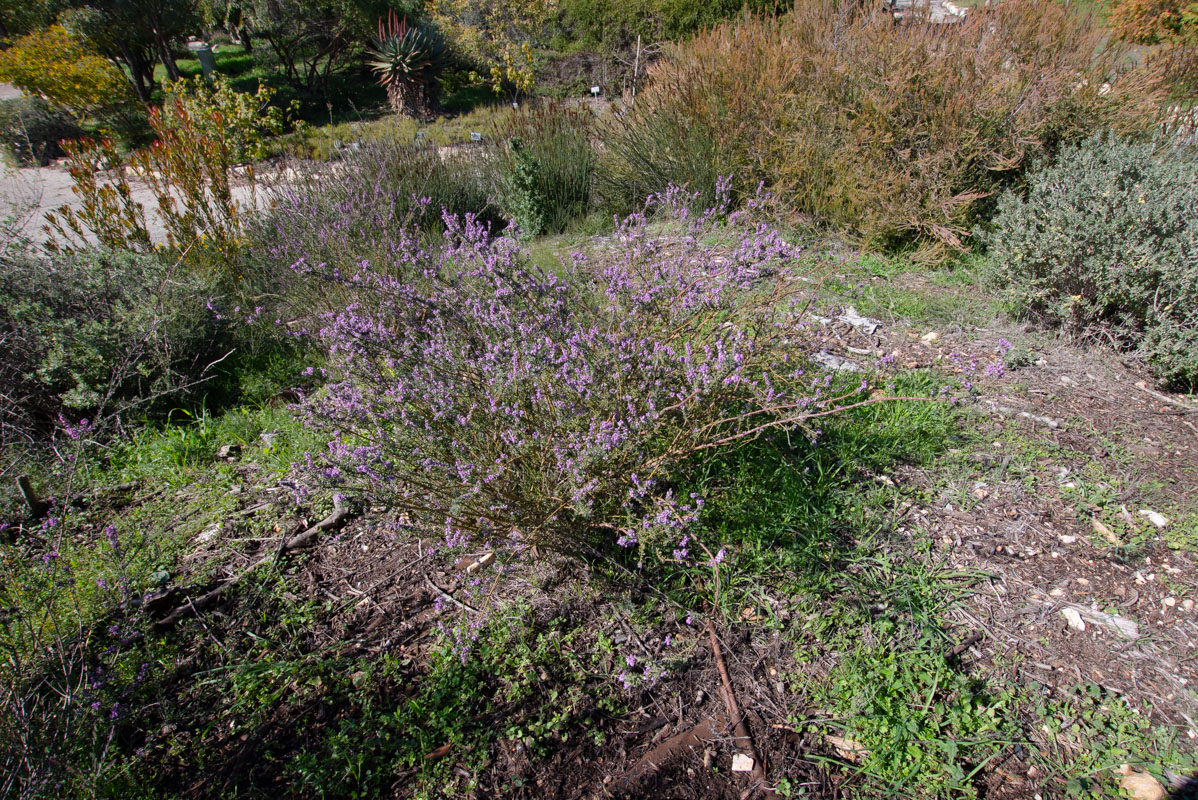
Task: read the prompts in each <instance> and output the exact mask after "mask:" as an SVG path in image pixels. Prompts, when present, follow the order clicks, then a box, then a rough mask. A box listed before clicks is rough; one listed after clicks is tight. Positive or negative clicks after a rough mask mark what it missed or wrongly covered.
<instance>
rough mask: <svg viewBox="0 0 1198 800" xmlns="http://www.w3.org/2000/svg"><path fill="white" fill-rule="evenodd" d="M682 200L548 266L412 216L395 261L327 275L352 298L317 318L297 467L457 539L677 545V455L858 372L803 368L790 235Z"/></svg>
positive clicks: (454, 227)
mask: <svg viewBox="0 0 1198 800" xmlns="http://www.w3.org/2000/svg"><path fill="white" fill-rule="evenodd" d="M725 197H726V193H725ZM691 202H693V198H692V197H690V196H689V195H687V194H686V193H685V192H683V191H681V190H678V189H671V190H669V191H668V192H666V193H664V194H663V195H661V196H657V197H654V198H651V200H650V202H649V205H648V207H647V208H646V210H645V212H642V213H638V214H634V215H632V216H630V217H629V218H627V219H626V220H624V221H623V222H622V223H621V224H620V225H619V226H618V230H617V233H616V236H615V241H614V242H613V243H612V245H611V247H610V248H607V249H604V250H603V251H601V252H599V253H598V254H595V255H584V254H581V253H574V254H571V257H570V258H569V259H567V260H565V262H564V263H563V264H562V265H561V269H560V270H559V271H555V272H549V271H545V270H542V269H540V268H538V267H537V266H536V265H534V264H533V263H532V262H531V261H530V259H529V257H528V254H527V252H526V251H524V250H523V249H522V248H521V247H520V246H519V244H518V241H517V240H516V239H515V238H513V237H511V236H508V235H502V236H492V235H491V232H490V230H489V229H488V227H487V226H485V225H483V224H481V223H479V221H478V220H477V219H475V218H473V217H471V216H468V215H467V216H465V217H461V218H458V217H453V216H451V215H448V214H446V216H445V221H446V226H447V230H446V233H445V237H444V241H443V242H441V243H440V245H439V246H437V247H433V246H431V245H425V244H421V242H420V240H419V237H418V236H417V235H416V234H415V233H409V234H408V237H407V242H406V246H405V247H404V248H400V251H401V252H402V255H401V256H400V258H401V259H402V260H404V261H405V262H406V264H405V268H403V269H400V270H395V269H393V268H392V266H391V265H387V266H386V267H382V268H380V267H378V266H376V265H372V264H369V263H365V262H364V263H362V264H361V265H360V268H359V269H357V270H356V271H354V272H353V273H352V274H349V275H341V276H339V279H338V280H339V283H340V284H341V285H342V286H343V287H346V288H349V289H352V290H353V292H352V302H350V303H349V304H348V305H346V307H345V308H343V309H342V310H340V311H337V312H335V313H330V314H328V315H327V316H326V318H325V320H324V326H323V329H322V330H321V331H320V333H319V337H320V339H321V340H322V342H323V344H324V345H325V346H326V347H327V353H328V358H327V376H328V377H329V383H328V385H327V386H326V387H325V389H324V390H323V391H322V392H319V393H317V394H314V395H313V396H311V397H310V398H308V399H307V401H306V403H305V410H306V413H307V419H308V421H309V423H310V424H311V425H313V426H316V427H317V428H318V429H320V430H321V431H323V432H325V433H326V434H327V435H328V436H329V438H330V441H329V444H328V448H327V451H326V452H324V453H323V454H320V455H309V457H308V459H307V464H306V465H305V470H306V472H307V473H308V475H309V476H311V477H313V478H316V479H320V480H326V481H332V482H333V483H335V484H341V485H342V486H347V487H352V488H355V489H357V490H359V491H365V492H366V493H368V494H369V495H370V496H371V497H372V498H374V499H375V500H376V501H382V502H385V503H387V504H389V505H391V506H392V507H393V508H395V509H396V510H398V511H399V512H401V513H403V514H404V515H406V518H407V519H408V520H409V521H410V522H411V524H413V525H417V526H420V527H422V528H425V529H429V528H432V529H436V530H437V531H439V532H441V533H443V535H444V537H445V540H446V543H447V544H448V545H450V546H457V545H463V544H465V543H466V542H468V541H471V539H472V538H475V537H481V538H483V539H488V540H490V539H510V540H514V541H516V542H522V543H542V544H550V545H553V546H559V547H564V548H567V549H569V548H571V547H574V546H577V545H579V544H580V543H584V542H585V543H586V544H588V545H591V546H593V545H595V544H602V543H603V540H606V541H607V542H618V543H619V544H621V545H624V546H630V545H633V544H640V545H642V546H645V547H654V546H659V545H660V546H663V547H664V546H666V545H667V543H668V545H669V546H671V547H672V546H674V545H677V543H678V542H679V541H680V540H681V538H682V536H683V535H684V532H683V530H682V529H683V528H685V526H686V525H687V523H688V522H690V521H691V520H692V519H693V518H694V516H695V514H696V510H697V507H698V506H699V505H700V504H701V498H692V497H676V496H674V494H673V492H672V491H671V490H670V488H669V481H668V475H669V474H670V470H671V469H672V468H674V467H676V466H677V465H679V464H680V463H681V462H683V461H684V460H685V459H687V458H689V457H692V456H693V455H694V454H695V453H696V452H699V451H703V450H707V449H711V448H717V447H722V446H725V445H730V444H732V443H735V442H738V441H742V440H744V439H746V438H749V437H753V436H756V435H757V434H759V433H761V432H763V431H766V430H769V429H773V428H799V427H802V426H803V423H804V420H807V419H809V418H811V417H813V416H819V415H823V414H828V413H832V412H833V411H834V410H835V409H836V408H837V406H838V404H840V403H843V402H846V400H847V399H848V398H849V397H853V398H854V399H858V400H860V399H863V396H858V392H860V391H862V390H864V388H865V385H864V382H863V383H862V384H861V385H860V386H859V387H855V388H854V389H853V390H852V391H850V393H849V394H848V395H841V396H839V397H836V396H832V392H831V390H830V389H829V387H830V386H831V379H830V377H825V376H823V375H821V374H817V373H814V372H811V371H810V370H809V367H808V362H807V359H806V355H807V352H806V349H805V347H804V334H803V328H804V323H803V319H802V318H803V313H802V312H803V311H804V310H805V308H806V306H807V304H809V303H810V301H811V288H810V287H811V286H813V285H814V284H812V283H806V282H804V281H802V280H800V279H799V277H800V273H801V272H802V271H803V270H804V269H805V263H806V262H805V259H804V258H803V257H802V254H801V252H800V248H799V247H797V246H796V245H794V244H791V243H788V242H787V241H786V240H785V239H784V238H783V237H782V236H781V235H780V234H779V233H778V232H777V231H776V230H772V229H770V228H768V227H766V226H764V225H756V226H752V225H747V224H745V219H744V218H743V216H742V215H744V214H745V213H747V211H751V210H752V208H753V206H754V204H753V203H750V204H749V206H748V209H747V211H742V212H738V213H736V214H733V215H730V216H727V215H726V205H721V206H719V207H717V208H713V209H710V210H708V211H706V212H704V213H701V214H693V213H691V212H689V211H688V210H687V205H688V204H689V203H691ZM649 212H653V216H654V221H655V222H654V226H653V227H652V228H651V227H650V226H649V224H648V221H647V220H648V215H649ZM663 219H669V220H671V221H672V222H671V223H670V224H669V225H668V226H666V232H664V233H663V232H657V231H661V230H662V228H661V225H660V221H661V220H663ZM712 237H717V238H720V239H722V241H721V243H719V244H717V245H713V244H708V243H707V242H708V241H709V240H710V239H711V238H712ZM326 277H327V276H326Z"/></svg>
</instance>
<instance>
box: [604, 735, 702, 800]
mask: <svg viewBox="0 0 1198 800" xmlns="http://www.w3.org/2000/svg"><path fill="white" fill-rule="evenodd" d="M714 738H716V735H715V724H714V723H713V722H712V721H711V720H703V721H702V722H700V723H699V724H698V725H696V726H695V727H693V728H690V729H688V730H685V731H683V732H682V733H676V734H674V735H673V736H671V737H670V738H669V739H666V740H665V741H664V742H662V743H661V744H659V745H658V746H657V747H654V748H653V749H652V750H650V751H649V752H648V753H645V754H644V755H643V756H641V757H640V759H639V760H638V761H637V762H636V763H635V764H633V765H632V768H631V769H629V770H628V771H627V772H625V773H624V774H623V775H622V776H621V777H620V778H619V779H618V780H617V781H616V782H615V783H614V784H613V785H612V788H613V789H614V790H615V791H617V792H628V793H631V792H632V790H633V789H635V788H637V784H639V783H640V782H641V781H643V780H645V779H646V778H648V777H650V776H652V775H654V774H655V773H656V772H657V771H658V770H660V769H661V768H662V767H663V766H665V765H666V764H669V763H671V762H673V761H677V760H678V759H679V758H681V757H682V756H684V755H686V754H687V753H693V752H694V751H696V750H698V749H700V748H702V747H703V746H704V744H705V743H706V742H708V741H710V740H711V739H714Z"/></svg>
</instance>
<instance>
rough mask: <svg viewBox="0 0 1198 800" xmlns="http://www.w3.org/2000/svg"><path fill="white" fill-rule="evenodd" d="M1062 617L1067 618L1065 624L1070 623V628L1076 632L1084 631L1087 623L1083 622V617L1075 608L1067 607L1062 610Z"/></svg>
mask: <svg viewBox="0 0 1198 800" xmlns="http://www.w3.org/2000/svg"><path fill="white" fill-rule="evenodd" d="M1061 616H1062V617H1064V618H1065V622H1067V623H1069V627H1070V628H1073V630H1075V631H1084V630H1085V629H1086V623H1085V622H1083V621H1082V615H1081V614H1079V613H1078V612H1077V609H1076V608H1074V607H1073V606H1066V607H1065V608H1063V609H1061Z"/></svg>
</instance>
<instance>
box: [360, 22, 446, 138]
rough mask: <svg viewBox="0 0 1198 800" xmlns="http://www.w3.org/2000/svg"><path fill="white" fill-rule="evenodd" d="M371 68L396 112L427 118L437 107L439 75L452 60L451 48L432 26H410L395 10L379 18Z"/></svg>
mask: <svg viewBox="0 0 1198 800" xmlns="http://www.w3.org/2000/svg"><path fill="white" fill-rule="evenodd" d="M369 59H370V60H369V64H370V68H371V69H372V70H374V72H375V74H376V75H377V76H378V81H379V83H381V84H382V85H383V86H384V87H385V88H386V90H387V98H388V99H389V100H390V101H391V108H392V109H394V111H395V113H396V114H406V115H408V116H414V117H426V116H428V115H429V114H430V113H431V112H432V110H433V109H434V108H436V106H437V97H438V94H439V89H440V87H439V85H438V83H437V78H438V77H440V75H441V73H442V72H444V71H445V68H446V67H448V66H449V64H450V63H451V58H450V54H449V49H448V48H447V47H446V46H445V43H444V42H443V41H442V40H441V38H440V37H439V36H437V34H436V33H435V32H434V31H433V30H432V29H431V28H427V27H425V28H421V27H417V26H414V25H409V24H408V20H407V18H406V17H405V18H404V19H402V20H400V19H399V18H398V17H397V16H396V14H395V12H394V11H392V12H391V15H390V17H389V18H388V20H387V24H386V25H384V24H383V20H381V19H380V20H379V38H378V41H377V42H375V46H374V49H372V50H371V51H370V53H369Z"/></svg>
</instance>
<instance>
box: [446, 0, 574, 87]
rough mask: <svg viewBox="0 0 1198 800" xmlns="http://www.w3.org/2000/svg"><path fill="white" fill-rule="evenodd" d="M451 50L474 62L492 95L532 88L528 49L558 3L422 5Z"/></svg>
mask: <svg viewBox="0 0 1198 800" xmlns="http://www.w3.org/2000/svg"><path fill="white" fill-rule="evenodd" d="M426 9H427V11H428V13H429V15H430V16H431V17H432V19H433V22H434V23H436V25H437V27H438V28H440V29H441V30H442V31H444V32H445V35H446V37H447V38H448V39H449V40H450V44H451V45H452V47H453V49H454V51H455V52H458V53H461V54H463V55H465V56H466V57H468V58H470V59H472V60H473V61H475V62H477V63H478V65H479V66H480V67H481V68H482V70H483V73H482V74H480V75H477V77H478V78H479V79H480V80H485V81H487V82H488V83H490V85H491V86H492V87H493V88H494V89H495V91H496V92H500V91H502V90H503V87H504V86H514V87H515V88H516V89H517V90H518V91H522V92H527V91H529V90H530V89H531V88H532V85H533V79H534V76H533V56H532V48H533V46H534V45H536V44H537V38H538V36H542V35H544V33H545V31H547V30H549V29H550V27H551V23H552V22H553V21H554V20H556V19H557V17H558V14H559V12H560V4H559V2H558V0H527V2H511V0H429V2H428V3H427V5H426Z"/></svg>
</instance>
